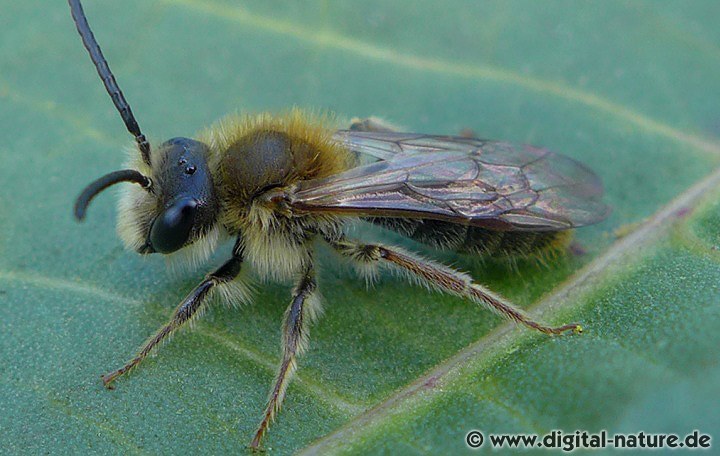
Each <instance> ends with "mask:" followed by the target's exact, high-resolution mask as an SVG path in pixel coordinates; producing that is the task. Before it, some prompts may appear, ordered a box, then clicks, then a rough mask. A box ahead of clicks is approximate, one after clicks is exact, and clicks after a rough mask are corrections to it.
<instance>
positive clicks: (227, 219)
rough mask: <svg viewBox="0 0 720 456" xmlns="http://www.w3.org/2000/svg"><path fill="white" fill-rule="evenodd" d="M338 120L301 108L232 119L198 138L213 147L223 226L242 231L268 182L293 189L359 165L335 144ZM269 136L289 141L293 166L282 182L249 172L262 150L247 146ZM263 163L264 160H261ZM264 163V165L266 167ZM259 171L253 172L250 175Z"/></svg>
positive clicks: (214, 169)
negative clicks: (243, 220) (254, 201)
mask: <svg viewBox="0 0 720 456" xmlns="http://www.w3.org/2000/svg"><path fill="white" fill-rule="evenodd" d="M335 126H336V122H335V119H334V118H333V117H331V116H329V115H318V114H315V113H312V112H305V111H302V110H300V109H292V110H290V111H287V112H285V113H280V114H277V115H275V114H268V113H263V114H257V115H237V114H236V115H230V116H227V117H225V118H224V119H221V120H220V121H218V122H217V123H215V124H214V125H212V126H211V127H209V128H207V129H206V130H205V131H203V132H201V133H200V134H199V135H198V140H199V141H202V142H204V143H205V144H207V145H208V146H209V147H210V154H211V156H210V157H209V160H208V161H209V163H208V165H209V166H210V169H211V170H212V171H211V172H212V174H213V177H214V178H215V179H216V182H215V185H216V187H217V189H218V194H219V197H220V200H221V206H222V208H223V210H222V212H223V213H222V214H221V216H220V218H221V221H222V223H223V224H224V225H225V226H226V227H227V228H228V229H229V230H230V231H234V230H236V229H240V228H242V225H243V224H242V223H241V221H240V220H238V217H241V216H242V214H246V213H247V212H248V211H249V210H250V207H249V205H250V203H251V200H252V197H253V196H254V195H255V194H256V192H257V191H259V190H261V188H262V187H261V186H258V185H253V183H254V182H255V181H256V180H257V181H258V182H261V183H263V184H272V185H279V186H288V185H292V184H293V183H295V182H297V181H300V180H308V179H319V178H323V177H327V176H331V175H333V174H337V173H339V172H342V171H345V170H347V169H349V168H351V167H352V166H353V165H354V162H355V159H354V156H353V155H352V154H351V153H350V152H349V151H348V150H347V149H345V148H344V147H342V146H341V145H339V144H338V143H337V142H335V141H333V140H332V135H333V133H334V132H335V130H336V128H335ZM268 132H272V133H277V134H280V135H282V137H283V138H284V139H285V140H286V141H287V151H288V154H289V155H288V156H290V157H292V163H293V164H292V166H291V168H292V169H290V170H289V172H288V173H287V175H285V176H283V178H282V179H280V180H279V181H273V180H272V179H269V180H268V181H265V176H258V175H257V173H254V172H255V168H252V166H250V167H249V169H244V168H243V166H244V164H245V161H246V160H248V161H253V160H255V161H257V160H258V158H253V157H250V154H253V153H257V151H253V150H250V149H249V148H248V147H246V146H247V143H248V142H251V139H250V140H249V139H248V138H253V137H257V136H258V135H267V134H268ZM260 161H262V159H260ZM263 165H264V163H263ZM250 173H254V174H250Z"/></svg>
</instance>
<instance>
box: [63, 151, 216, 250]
mask: <svg viewBox="0 0 720 456" xmlns="http://www.w3.org/2000/svg"><path fill="white" fill-rule="evenodd" d="M208 153H209V149H208V147H207V146H206V145H205V144H203V143H201V142H199V141H195V140H193V139H188V138H173V139H170V140H168V141H165V142H164V143H163V144H161V145H160V147H158V148H157V149H155V150H154V152H153V154H152V165H151V166H148V165H147V164H145V163H144V162H139V161H138V162H137V163H136V166H135V167H136V168H139V170H137V169H128V170H122V171H116V172H114V173H110V174H107V175H105V176H103V177H101V178H100V179H98V180H96V181H95V182H93V183H92V184H90V185H88V186H87V187H86V188H85V190H84V191H83V192H82V194H81V195H80V196H79V197H78V199H77V201H76V203H75V216H76V217H77V218H78V219H80V220H82V219H83V218H84V217H85V211H86V209H87V206H88V204H89V203H90V201H91V200H92V198H93V197H94V196H95V195H97V194H98V193H100V192H101V191H102V190H104V189H106V188H108V187H109V186H111V185H114V184H116V183H119V182H134V183H137V184H140V186H139V187H138V186H133V187H128V189H127V191H126V192H124V193H123V195H122V197H121V200H120V214H119V216H118V232H119V234H120V236H121V237H122V239H123V241H124V242H125V244H126V245H127V247H128V248H131V249H133V250H135V251H137V252H139V253H143V254H146V253H155V252H158V253H163V254H168V253H172V252H175V251H177V250H179V249H181V248H182V247H185V246H187V245H189V244H192V243H193V242H195V241H197V240H200V239H201V238H203V237H205V236H206V235H208V234H209V233H210V232H211V231H212V230H213V229H214V228H215V225H216V220H217V213H218V207H219V204H218V200H217V197H216V195H215V189H214V186H213V180H212V175H211V173H210V169H209V167H208V163H207V159H208Z"/></svg>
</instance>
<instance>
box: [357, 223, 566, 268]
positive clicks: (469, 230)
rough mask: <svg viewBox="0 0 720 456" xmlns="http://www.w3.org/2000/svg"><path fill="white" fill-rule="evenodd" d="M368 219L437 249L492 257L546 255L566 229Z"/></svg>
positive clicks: (561, 245) (560, 246)
mask: <svg viewBox="0 0 720 456" xmlns="http://www.w3.org/2000/svg"><path fill="white" fill-rule="evenodd" d="M369 221H371V222H372V223H374V224H376V225H380V226H383V227H385V228H388V229H391V230H393V231H396V232H398V233H400V234H402V235H403V236H406V237H408V238H410V239H413V240H415V241H418V242H421V243H423V244H427V245H429V246H431V247H434V248H437V249H440V250H454V251H456V252H461V253H469V254H473V255H480V256H485V257H493V258H500V259H502V258H525V257H529V258H545V257H547V256H553V255H555V254H558V253H560V252H561V251H562V250H564V249H565V248H567V246H568V244H569V241H570V238H571V234H570V232H569V231H493V230H488V229H485V228H480V227H476V226H466V225H458V224H454V223H448V222H442V221H437V220H414V219H401V218H385V217H373V218H370V219H369Z"/></svg>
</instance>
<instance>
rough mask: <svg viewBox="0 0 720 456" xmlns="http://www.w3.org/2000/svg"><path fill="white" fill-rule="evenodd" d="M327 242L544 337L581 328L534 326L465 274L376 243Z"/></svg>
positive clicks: (364, 262)
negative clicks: (400, 272)
mask: <svg viewBox="0 0 720 456" xmlns="http://www.w3.org/2000/svg"><path fill="white" fill-rule="evenodd" d="M327 241H328V242H329V243H330V245H331V246H332V247H333V248H335V249H336V250H337V251H338V252H340V253H341V254H343V255H345V256H348V257H350V258H352V259H354V260H355V261H357V262H359V263H360V264H364V265H367V266H372V265H373V264H378V263H385V264H388V265H392V266H394V267H396V268H397V269H399V270H400V271H403V272H405V273H408V274H409V275H410V276H411V277H412V278H415V279H417V280H418V281H420V282H421V283H424V284H426V285H429V286H431V287H433V288H437V289H440V290H442V291H445V292H448V293H452V294H454V295H457V296H461V297H463V298H467V299H470V300H472V301H475V302H477V303H480V304H483V305H485V306H487V307H488V308H490V309H491V310H494V311H496V312H498V313H499V314H500V315H502V316H504V317H506V318H509V319H511V320H514V321H516V322H518V323H522V324H523V325H525V326H527V327H529V328H532V329H535V330H538V331H540V332H543V333H545V334H562V333H564V332H566V331H573V332H576V333H579V332H582V327H581V326H580V325H578V324H576V323H573V324H568V325H563V326H558V327H550V326H546V325H543V324H541V323H538V322H536V321H534V320H532V319H531V318H530V317H528V316H527V315H525V314H524V313H523V312H522V311H521V310H519V309H517V308H516V307H514V306H513V305H512V304H510V303H509V302H507V301H506V300H505V299H503V298H501V297H500V296H498V295H496V294H495V293H493V292H491V291H490V290H488V289H487V288H485V287H483V286H482V285H479V284H477V283H475V282H473V280H472V278H471V277H470V276H468V275H467V274H464V273H462V272H459V271H456V270H454V269H452V268H450V267H448V266H445V265H442V264H439V263H435V262H433V261H430V260H427V259H424V258H421V257H419V256H416V255H413V254H410V253H407V252H404V251H402V250H401V249H398V248H395V247H387V246H383V245H379V244H361V243H357V242H353V241H349V240H346V239H340V240H333V239H327Z"/></svg>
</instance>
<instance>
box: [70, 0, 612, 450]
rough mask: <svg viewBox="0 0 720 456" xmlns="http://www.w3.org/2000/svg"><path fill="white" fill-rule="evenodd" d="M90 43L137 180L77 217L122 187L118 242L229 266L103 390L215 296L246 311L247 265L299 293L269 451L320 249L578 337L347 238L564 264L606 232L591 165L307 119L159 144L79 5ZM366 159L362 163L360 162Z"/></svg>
mask: <svg viewBox="0 0 720 456" xmlns="http://www.w3.org/2000/svg"><path fill="white" fill-rule="evenodd" d="M69 4H70V9H71V12H72V16H73V19H74V21H75V24H76V27H77V30H78V32H79V33H80V37H81V39H82V41H83V44H84V45H85V47H86V49H87V51H88V52H89V54H90V57H91V59H92V61H93V63H94V64H95V66H96V68H97V72H98V74H99V76H100V78H101V80H102V82H103V84H104V85H105V88H106V90H107V92H108V94H109V95H110V97H111V99H112V101H113V103H114V104H115V107H116V109H117V110H118V112H119V113H120V116H121V117H122V120H123V122H124V123H125V126H126V128H127V130H128V131H129V132H130V133H131V134H132V135H133V136H134V138H135V143H136V149H137V154H136V155H135V156H134V157H133V158H132V160H131V163H130V164H129V166H128V167H127V169H123V170H119V171H114V172H111V173H109V174H106V175H105V176H102V177H100V178H99V179H97V180H95V181H94V182H92V183H91V184H90V185H88V186H87V187H86V188H85V189H84V190H83V191H82V193H81V194H80V195H79V196H78V198H77V200H76V203H75V207H74V214H75V216H76V218H77V219H78V220H83V219H84V218H85V215H86V210H87V208H88V205H89V204H90V202H91V201H92V199H93V198H94V197H95V196H96V195H98V194H99V193H100V192H102V191H103V190H105V189H107V188H108V187H110V186H113V185H115V184H118V183H123V182H128V183H132V184H137V185H134V186H128V187H126V188H124V190H125V191H124V193H123V194H122V195H121V199H120V203H119V217H118V233H119V235H120V237H121V238H122V240H123V241H124V244H125V245H126V247H127V248H128V249H130V250H134V251H136V252H138V253H140V254H143V255H149V254H153V253H159V254H162V255H174V254H177V253H178V252H189V254H190V255H191V257H192V258H195V259H196V260H198V261H204V260H206V259H207V258H208V256H209V255H210V254H211V253H212V252H213V251H214V249H215V247H216V246H217V245H218V243H219V242H220V240H221V239H225V238H234V246H233V250H232V256H231V258H229V259H228V260H227V261H226V262H225V263H224V264H222V265H221V266H220V267H219V268H217V269H216V270H214V271H212V272H210V273H209V274H207V275H206V276H205V278H204V279H203V280H202V281H201V282H200V283H199V284H198V285H197V286H196V287H195V288H194V289H193V290H192V291H190V293H189V294H188V295H187V296H186V297H185V299H183V301H182V302H181V303H180V304H179V306H178V307H177V308H176V309H175V311H174V312H173V315H172V317H171V318H170V320H169V322H168V323H167V324H166V325H164V326H162V327H161V328H160V329H159V330H158V331H157V333H156V334H155V335H154V336H152V337H151V338H150V339H149V340H148V341H147V342H146V343H145V345H143V346H142V347H141V349H140V350H139V352H138V353H137V355H136V356H135V357H134V358H132V359H131V360H130V361H129V362H128V363H126V364H125V365H124V366H123V367H121V368H119V369H117V370H115V371H112V372H110V373H108V374H106V375H103V376H102V381H103V384H104V385H105V386H106V387H108V388H112V384H113V382H114V381H116V380H117V379H118V378H119V377H121V376H123V375H125V374H127V373H128V372H130V371H131V370H132V369H133V368H135V367H137V366H138V365H139V364H140V363H141V362H142V361H143V360H144V359H145V358H146V357H147V356H148V355H149V354H150V353H151V352H153V351H154V350H155V349H156V348H157V347H158V345H159V344H160V343H161V342H162V341H164V340H165V339H167V338H168V336H170V335H171V334H173V333H174V332H175V331H177V330H178V329H180V328H182V327H184V326H186V325H187V323H188V322H190V321H192V320H193V319H194V318H196V317H197V316H198V315H199V314H200V313H201V312H202V310H204V309H205V308H206V306H207V305H208V301H209V299H210V297H211V296H212V295H217V294H219V295H220V297H221V298H223V299H225V300H231V299H234V298H237V297H239V298H240V299H241V300H247V299H248V298H247V295H248V293H249V290H248V287H247V286H246V285H244V283H243V282H242V280H239V279H238V276H239V274H240V271H241V269H242V268H243V266H244V265H249V266H250V267H251V268H253V269H254V270H255V271H257V273H258V274H259V275H260V276H262V277H263V278H268V279H273V280H280V281H287V280H291V279H292V280H294V282H295V287H294V289H293V291H292V299H291V301H290V304H289V306H288V308H287V311H286V312H285V316H284V322H283V326H282V360H281V362H280V366H279V368H278V371H277V375H276V377H275V380H274V382H273V384H272V388H271V390H270V394H269V397H268V400H267V404H266V406H265V409H264V412H263V414H262V418H261V420H260V423H259V425H258V427H257V431H256V432H255V435H254V438H253V439H252V442H251V447H253V448H258V447H259V446H260V443H261V440H262V438H263V436H264V435H265V434H266V432H267V430H268V427H269V426H270V424H271V422H272V421H273V420H274V417H275V415H276V414H277V413H278V412H279V410H280V407H281V404H282V402H283V398H284V396H285V391H286V389H287V386H288V383H289V381H290V378H291V377H292V375H293V372H294V371H295V369H296V364H297V358H298V356H299V355H300V354H301V353H302V352H303V351H305V350H306V349H307V346H308V335H309V328H310V326H311V324H312V323H313V322H314V321H315V320H316V319H317V316H318V314H319V313H320V299H319V296H318V290H317V283H316V274H315V261H314V255H313V244H314V242H315V241H316V240H320V241H324V242H326V243H327V244H328V245H329V246H331V247H332V248H333V249H334V250H335V251H337V252H338V253H339V254H340V255H341V256H343V257H347V258H349V259H350V260H351V261H352V262H353V263H354V264H355V265H357V267H358V271H359V272H360V273H361V274H362V275H365V276H366V277H368V278H372V277H374V276H375V275H376V274H377V273H378V271H379V270H380V269H382V268H385V269H390V270H392V271H395V272H399V273H401V274H402V275H405V276H407V277H408V278H410V279H413V280H415V281H417V282H419V283H421V284H424V285H427V286H428V287H429V288H434V289H436V290H439V291H442V292H446V293H450V294H453V295H456V296H460V297H462V298H465V299H467V300H470V301H473V302H475V303H478V304H481V305H483V306H485V307H487V308H489V309H491V310H494V311H496V312H498V313H499V314H500V315H502V316H504V317H506V318H508V319H510V320H513V321H515V322H517V323H520V324H523V325H525V326H527V327H529V328H532V329H534V330H537V331H540V332H542V333H545V334H551V335H555V334H562V333H565V332H580V331H581V327H580V325H578V324H575V323H573V324H566V325H562V326H557V327H552V326H547V325H545V324H542V323H540V322H537V321H535V320H533V319H531V318H530V317H529V316H528V315H526V314H525V313H524V312H522V311H521V310H519V309H518V308H516V307H515V306H513V305H512V304H511V303H509V302H508V301H507V300H505V299H503V298H502V297H500V296H499V295H497V294H495V293H493V292H492V291H491V290H488V289H487V288H486V287H484V286H482V285H480V284H478V283H477V282H475V281H474V280H473V279H472V278H471V277H470V276H468V275H467V274H465V273H462V272H459V271H456V270H454V269H452V268H450V267H448V266H445V265H443V264H440V263H438V262H435V261H432V260H429V259H425V258H423V257H421V256H419V255H416V254H414V253H410V252H407V251H405V250H403V249H401V248H398V247H393V246H389V245H383V244H381V243H375V242H369V243H366V242H361V241H357V240H353V239H350V238H349V237H348V235H347V234H346V226H347V225H348V223H349V222H351V221H353V220H357V219H362V220H366V221H369V222H371V223H374V224H376V225H380V226H382V227H385V228H388V229H390V230H394V231H396V232H398V233H400V234H402V235H404V236H406V237H408V238H411V239H414V240H416V241H419V242H420V243H424V244H428V245H430V246H432V247H435V248H437V249H442V250H452V251H458V252H464V253H470V254H473V255H481V256H490V257H493V256H506V257H528V256H542V255H546V254H548V253H551V252H557V251H560V250H563V249H564V248H565V247H566V246H567V244H568V239H569V236H568V230H570V229H572V228H576V227H580V226H584V225H589V224H592V223H596V222H598V221H600V220H602V219H603V218H604V217H605V216H606V215H607V214H608V207H607V206H606V205H605V204H603V203H602V201H601V196H602V185H601V183H600V180H599V179H598V177H597V176H596V175H595V174H594V173H593V172H592V171H591V170H589V169H588V168H586V167H585V166H584V165H582V164H580V163H578V162H577V161H575V160H573V159H571V158H568V157H566V156H563V155H560V154H557V153H554V152H551V151H549V150H547V149H544V148H539V147H534V146H529V145H516V144H510V143H507V142H502V141H487V140H481V139H475V138H469V137H466V136H435V135H425V134H415V133H400V132H396V131H394V130H393V129H392V128H389V127H388V126H387V125H386V124H383V123H382V122H380V121H378V120H376V119H374V118H369V119H365V120H357V121H354V122H353V123H352V125H351V126H350V128H349V129H345V130H335V129H334V128H333V127H332V126H331V125H329V123H330V122H329V120H328V119H327V118H321V117H318V116H313V115H308V114H306V113H303V112H302V111H299V110H297V109H294V110H291V111H289V112H287V113H285V114H280V115H269V114H264V115H258V116H254V117H253V116H245V117H240V116H231V117H229V118H226V119H224V120H221V121H220V122H218V123H217V124H216V125H214V126H212V127H210V128H208V129H207V130H205V131H203V132H201V133H200V134H199V135H198V137H197V139H191V138H184V137H182V138H173V139H169V140H167V141H165V142H162V143H159V144H157V145H155V146H152V147H151V145H150V142H149V141H148V140H147V138H146V137H145V135H144V134H143V133H142V132H141V130H140V127H139V125H138V122H137V121H136V119H135V117H134V115H133V113H132V110H131V109H130V105H129V104H128V102H127V101H126V100H125V97H124V95H123V93H122V91H121V90H120V87H119V86H118V84H117V82H116V80H115V77H114V75H113V73H112V72H111V70H110V68H109V66H108V64H107V61H106V60H105V57H104V56H103V54H102V52H101V50H100V47H99V45H98V43H97V41H96V40H95V38H94V36H93V33H92V31H91V29H90V26H89V25H88V22H87V19H86V17H85V14H84V12H83V9H82V5H81V3H80V0H69ZM361 156H365V157H367V158H369V160H366V161H369V162H368V163H365V164H361V163H360V157H361Z"/></svg>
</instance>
